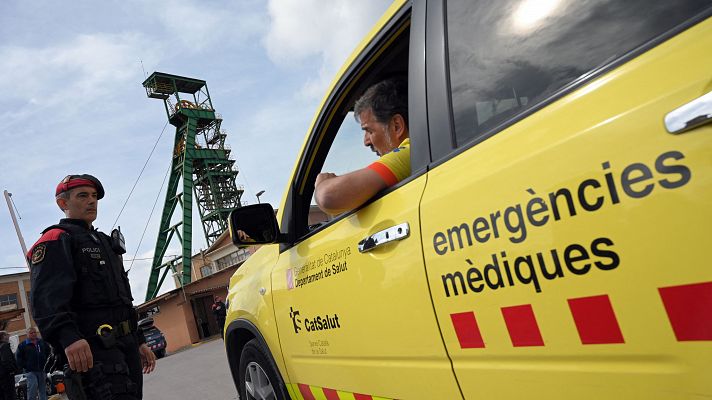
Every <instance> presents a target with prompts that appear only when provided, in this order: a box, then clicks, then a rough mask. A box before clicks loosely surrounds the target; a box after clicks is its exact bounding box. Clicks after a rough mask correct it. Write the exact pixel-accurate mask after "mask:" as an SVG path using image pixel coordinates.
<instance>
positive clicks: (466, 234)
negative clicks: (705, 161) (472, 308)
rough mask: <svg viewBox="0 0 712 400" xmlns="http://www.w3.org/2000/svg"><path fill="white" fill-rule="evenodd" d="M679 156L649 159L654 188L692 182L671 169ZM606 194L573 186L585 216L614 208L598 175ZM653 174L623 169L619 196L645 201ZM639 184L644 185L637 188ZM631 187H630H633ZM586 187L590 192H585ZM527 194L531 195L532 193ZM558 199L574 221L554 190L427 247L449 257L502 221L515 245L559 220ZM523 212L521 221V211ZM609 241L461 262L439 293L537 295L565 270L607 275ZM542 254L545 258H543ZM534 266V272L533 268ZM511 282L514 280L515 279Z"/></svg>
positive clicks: (613, 194)
mask: <svg viewBox="0 0 712 400" xmlns="http://www.w3.org/2000/svg"><path fill="white" fill-rule="evenodd" d="M684 157H685V156H684V155H683V154H682V153H681V152H679V151H668V152H666V153H663V154H661V155H659V156H658V157H657V159H656V160H655V171H657V172H658V173H660V174H662V175H664V177H662V178H660V179H658V180H657V183H658V184H659V185H660V186H661V187H663V188H665V189H676V188H679V187H681V186H684V185H685V184H687V183H688V182H690V179H691V178H692V172H691V171H690V169H689V168H688V167H687V166H685V165H681V164H671V163H669V160H681V159H683V158H684ZM602 166H603V169H604V171H607V170H609V169H610V162H608V161H606V162H604V163H603V164H602ZM604 179H605V182H606V189H607V190H605V189H602V190H600V191H599V192H598V194H599V195H598V196H597V197H595V199H591V197H587V193H589V194H590V193H591V192H592V191H593V189H600V188H602V185H601V183H600V182H599V181H598V180H596V179H586V180H584V181H582V182H581V183H580V184H579V185H578V190H577V191H576V193H577V195H578V196H577V197H576V200H577V201H578V204H580V205H581V208H583V209H584V210H586V211H589V212H593V211H597V210H599V209H601V208H602V207H603V206H604V205H605V204H606V198H608V199H609V200H610V201H609V203H610V205H615V204H618V203H620V201H621V198H620V196H619V194H618V188H617V186H616V180H615V179H614V176H613V173H611V172H606V173H605V174H604ZM652 179H653V173H652V171H651V169H650V168H649V167H648V166H647V165H645V164H643V163H633V164H630V165H628V166H627V167H626V168H624V169H623V172H622V173H621V174H620V177H619V182H620V186H621V187H622V189H623V192H624V193H625V194H626V195H627V196H628V197H631V198H636V199H640V198H644V197H646V196H648V195H649V194H650V193H651V192H652V191H653V189H654V187H655V183H654V182H655V181H652ZM646 181H647V182H646ZM643 184H644V186H643ZM633 185H636V186H635V187H634V186H633ZM589 188H590V189H591V190H589ZM527 192H528V193H530V194H532V195H534V194H535V193H534V191H533V190H532V189H527ZM559 198H564V199H565V205H566V207H567V209H568V215H569V216H570V217H574V216H576V215H577V210H576V206H575V202H574V196H573V195H572V193H571V191H570V190H569V189H567V188H561V189H558V190H555V191H553V192H551V193H549V195H548V200H549V203H547V202H546V197H534V198H532V199H531V200H530V201H529V202H528V203H527V204H526V206H524V207H522V205H521V204H516V205H514V206H510V207H507V208H505V209H504V211H503V212H502V211H500V210H497V211H495V212H492V213H490V214H489V218H487V217H476V218H474V220H473V222H472V224H471V225H470V224H468V223H464V222H463V223H462V224H460V225H459V226H457V225H456V226H453V227H452V228H449V229H447V230H446V231H445V232H447V235H446V234H445V232H436V233H435V234H434V235H433V248H434V250H435V253H436V254H437V255H440V256H442V255H445V254H446V253H448V251H450V252H454V251H457V250H461V249H463V248H464V247H465V246H468V247H471V246H473V241H472V239H473V238H474V240H475V241H476V242H479V243H486V242H487V241H489V240H490V239H493V238H494V239H496V238H499V237H500V231H501V230H500V225H499V221H502V222H503V224H504V227H505V229H506V231H507V232H509V233H510V234H511V235H510V236H509V237H508V239H509V241H510V242H512V243H521V242H523V241H524V240H525V239H526V238H527V222H528V223H529V224H530V225H531V226H534V227H541V226H544V225H546V224H547V223H548V222H549V221H551V220H553V221H559V220H561V218H562V214H561V212H560V210H559V204H558V203H557V201H558V199H559ZM523 208H524V210H526V219H525V216H524V212H523V211H522V209H523ZM613 247H614V242H613V240H611V239H610V238H607V237H598V238H595V239H593V240H592V241H591V243H590V245H585V246H584V245H581V244H578V243H571V244H569V245H568V246H566V247H565V248H564V249H561V250H558V249H549V250H548V251H541V252H536V253H535V254H526V255H516V256H513V257H510V258H513V260H511V261H510V259H509V258H508V257H507V253H506V252H505V251H501V252H499V254H497V253H494V254H491V255H490V260H491V261H486V262H484V263H483V264H484V265H482V266H481V267H478V266H476V265H475V263H474V262H473V261H472V260H471V259H469V258H467V259H465V261H466V262H467V264H468V266H467V269H466V270H465V271H464V272H461V271H458V270H456V271H454V272H449V273H445V274H443V275H442V282H443V289H444V291H445V296H446V297H450V296H451V295H454V296H458V295H460V294H466V293H467V292H468V289H469V291H471V292H473V293H479V292H481V291H483V290H484V289H486V288H489V289H491V290H497V289H499V288H504V287H505V286H510V287H511V286H514V285H515V284H516V283H517V282H520V283H522V284H524V285H530V284H531V285H532V286H533V288H534V290H535V291H536V292H537V293H539V292H541V284H540V277H543V278H545V279H547V280H554V279H558V278H563V277H564V276H565V274H566V273H567V271H568V272H569V273H571V274H574V275H585V274H587V273H588V272H590V271H591V270H592V269H594V267H595V268H597V269H599V270H602V271H610V270H613V269H615V268H617V267H618V266H619V265H620V263H621V260H620V256H619V255H618V254H617V253H616V252H615V251H614V249H613ZM547 253H549V254H548V255H547ZM537 266H538V268H537ZM515 278H516V279H515Z"/></svg>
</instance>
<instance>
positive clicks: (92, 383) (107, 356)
mask: <svg viewBox="0 0 712 400" xmlns="http://www.w3.org/2000/svg"><path fill="white" fill-rule="evenodd" d="M89 346H90V347H91V351H92V355H93V357H94V368H92V369H93V371H90V372H89V373H86V374H84V381H85V385H84V387H85V391H86V392H87V394H88V395H89V393H93V395H89V397H91V396H93V397H106V391H107V390H108V391H109V392H110V393H111V397H110V399H112V400H140V399H142V398H143V369H142V366H141V356H140V355H139V352H138V348H139V345H138V342H137V341H136V338H135V336H134V335H126V336H122V337H119V338H116V342H115V344H114V345H113V346H110V347H107V346H105V345H104V344H103V343H102V342H101V341H100V340H99V339H98V338H96V337H94V338H92V340H90V341H89ZM107 384H108V386H107ZM97 400H98V399H97ZM101 400H104V399H103V398H102V399H101Z"/></svg>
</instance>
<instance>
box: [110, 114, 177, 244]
mask: <svg viewBox="0 0 712 400" xmlns="http://www.w3.org/2000/svg"><path fill="white" fill-rule="evenodd" d="M167 126H168V122H166V124H165V125H163V129H162V130H161V134H160V135H158V139H156V143H154V144H153V148H152V149H151V153H150V154H149V155H148V159H147V160H146V162H145V163H144V164H143V168H141V172H139V173H138V178H136V182H134V184H133V187H132V188H131V191H130V192H129V195H128V196H127V197H126V201H125V202H124V205H123V206H121V211H119V215H117V216H116V221H114V224H113V225H111V230H114V227H115V226H116V223H117V222H119V217H121V213H123V212H124V208H126V204H128V202H129V199H130V198H131V194H133V192H134V189H136V185H138V181H139V179H141V175H143V171H144V170H145V169H146V165H148V162H149V161H150V160H151V156H153V152H154V150H156V146H158V142H159V141H160V140H161V137H162V136H163V132H165V131H166V127H167Z"/></svg>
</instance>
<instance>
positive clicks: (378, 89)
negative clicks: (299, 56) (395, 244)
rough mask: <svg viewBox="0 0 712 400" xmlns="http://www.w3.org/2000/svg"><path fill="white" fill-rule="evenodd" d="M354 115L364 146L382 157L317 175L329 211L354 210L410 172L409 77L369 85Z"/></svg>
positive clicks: (320, 201) (318, 194)
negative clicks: (361, 165)
mask: <svg viewBox="0 0 712 400" xmlns="http://www.w3.org/2000/svg"><path fill="white" fill-rule="evenodd" d="M354 116H355V118H356V120H357V121H358V122H360V123H361V129H363V132H364V134H363V144H364V146H366V147H370V148H371V150H372V151H374V152H375V153H376V154H378V156H379V157H380V158H379V159H378V160H377V161H375V162H374V163H372V164H370V165H368V166H367V167H365V168H361V169H359V170H356V171H353V172H349V173H347V174H344V175H341V176H338V175H336V174H334V173H331V172H323V173H320V174H319V175H318V176H317V177H316V182H315V183H314V186H315V196H314V197H315V199H316V203H317V205H318V206H319V208H321V210H322V211H324V212H325V213H327V214H331V215H336V214H340V213H342V212H345V211H349V210H353V209H354V208H357V207H359V206H361V205H362V204H364V203H365V202H367V201H368V200H369V199H370V198H371V197H373V196H374V195H375V194H376V193H378V192H380V191H381V190H383V189H385V188H387V187H390V186H393V185H395V184H396V183H398V182H400V181H401V180H403V179H405V178H407V177H408V176H409V175H410V139H409V134H408V83H407V81H406V80H405V79H388V80H385V81H381V82H378V83H376V84H375V85H373V86H371V87H369V88H368V90H366V92H365V93H364V94H363V96H361V98H359V99H358V100H357V101H356V104H355V105H354Z"/></svg>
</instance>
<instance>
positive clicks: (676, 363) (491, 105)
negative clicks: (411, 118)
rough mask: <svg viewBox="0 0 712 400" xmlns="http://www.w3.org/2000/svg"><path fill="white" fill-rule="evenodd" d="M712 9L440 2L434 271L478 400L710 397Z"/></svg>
mask: <svg viewBox="0 0 712 400" xmlns="http://www.w3.org/2000/svg"><path fill="white" fill-rule="evenodd" d="M711 5H712V4H710V2H709V1H676V2H654V3H652V2H647V1H627V2H614V1H593V2H548V3H546V4H544V3H542V2H533V1H519V0H517V1H510V0H504V1H498V2H487V1H469V0H453V1H448V2H447V4H446V5H441V4H434V3H429V7H430V8H429V9H428V18H429V21H428V23H429V26H428V29H429V30H430V31H432V32H441V33H442V35H440V36H439V37H438V36H437V35H432V36H429V38H431V39H432V40H430V41H429V43H428V46H430V47H429V48H428V51H427V52H426V54H428V57H429V58H428V64H427V65H428V67H427V70H428V73H429V75H428V82H429V86H428V96H429V97H428V106H429V121H430V124H431V125H430V134H431V142H432V143H441V144H442V145H441V147H440V148H439V149H436V148H435V146H433V148H434V152H433V158H434V159H435V162H434V163H433V164H432V166H431V167H432V169H431V171H430V172H429V173H428V186H427V188H426V191H425V194H424V197H423V201H422V210H421V217H422V219H421V221H422V234H423V243H424V257H425V263H426V266H427V271H428V280H429V282H430V285H431V291H432V296H433V302H434V304H435V308H436V313H437V316H438V320H439V322H440V327H441V329H442V334H443V337H444V340H445V344H446V347H447V349H448V352H449V354H450V357H451V359H452V361H453V365H454V370H455V373H456V376H457V379H458V381H459V383H460V386H461V388H462V391H463V394H464V396H465V398H468V399H477V398H482V399H521V398H542V399H543V398H546V399H574V398H575V399H642V398H645V399H661V400H662V399H673V398H674V399H687V398H703V397H710V396H712V379H710V376H709V370H710V368H709V367H710V363H711V362H712V322H711V321H712V318H710V313H709V310H710V309H711V308H712V296H711V295H710V293H712V269H710V268H709V265H710V261H709V260H710V257H709V247H710V234H709V222H710V221H712V179H711V177H712V124H709V122H710V115H712V98H711V97H712V94H711V93H712V52H710V49H712V19H710V18H709V16H710V6H711ZM443 24H446V26H444V25H443ZM438 40H439V41H438ZM438 46H440V48H439V49H438ZM443 49H446V50H447V52H446V51H445V50H443ZM438 50H440V51H438ZM443 54H445V58H443V57H442V55H443ZM438 57H440V58H438ZM438 74H440V75H438ZM449 134H452V136H449Z"/></svg>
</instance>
